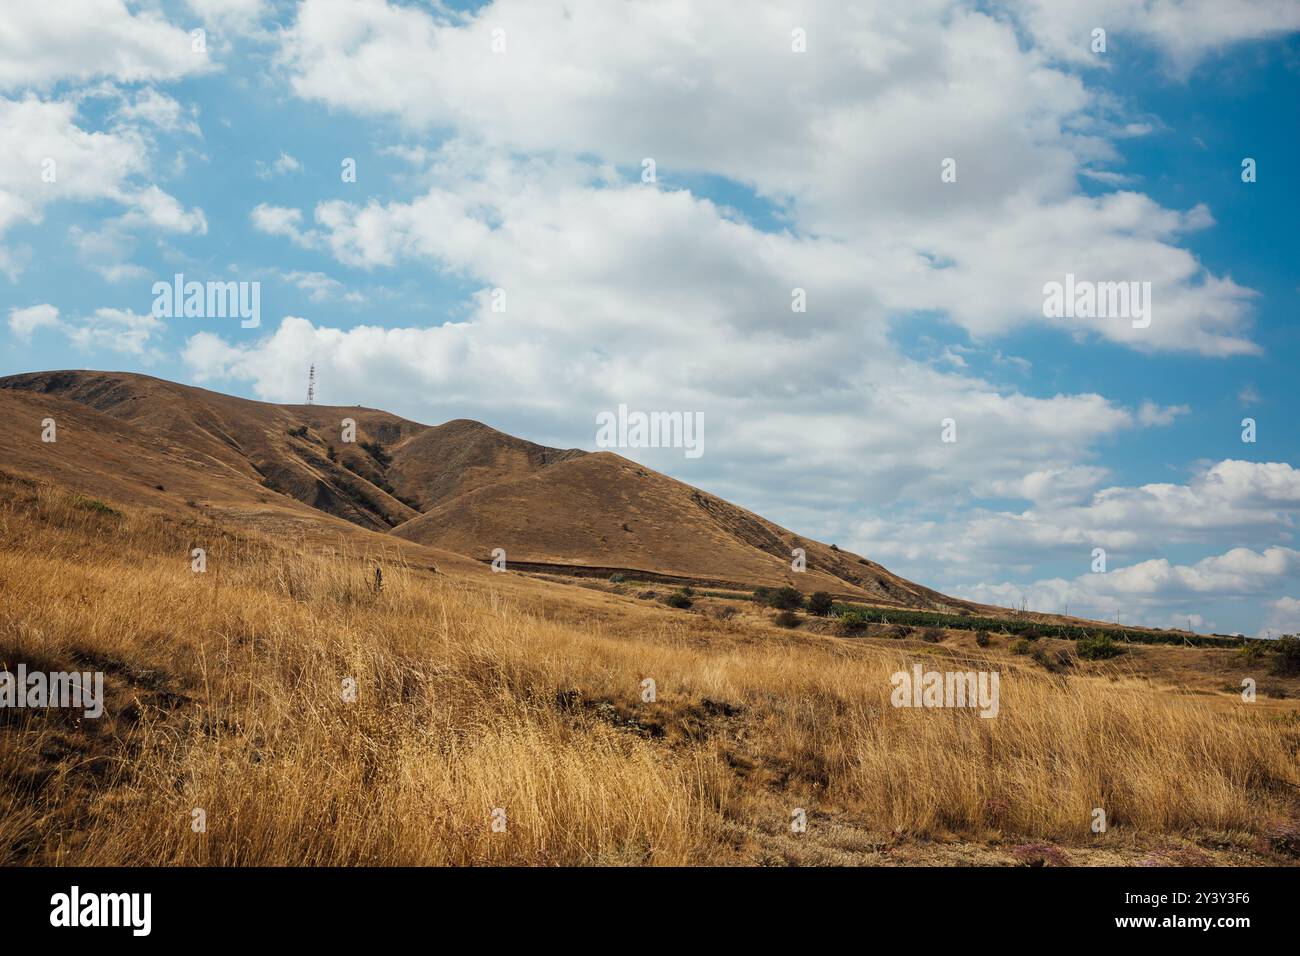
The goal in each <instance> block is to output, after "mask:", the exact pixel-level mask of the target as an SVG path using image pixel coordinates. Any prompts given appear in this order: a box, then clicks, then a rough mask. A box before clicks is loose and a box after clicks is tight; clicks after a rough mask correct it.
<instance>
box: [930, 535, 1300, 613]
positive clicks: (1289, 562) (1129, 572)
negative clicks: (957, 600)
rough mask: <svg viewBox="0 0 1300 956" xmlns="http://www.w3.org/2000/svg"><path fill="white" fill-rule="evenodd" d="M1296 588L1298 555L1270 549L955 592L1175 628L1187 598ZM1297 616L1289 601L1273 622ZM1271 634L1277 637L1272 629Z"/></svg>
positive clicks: (1276, 605)
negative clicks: (1175, 613)
mask: <svg viewBox="0 0 1300 956" xmlns="http://www.w3.org/2000/svg"><path fill="white" fill-rule="evenodd" d="M1298 582H1300V551H1296V550H1294V549H1292V548H1286V547H1271V548H1265V549H1263V550H1261V551H1253V550H1251V549H1250V548H1233V549H1231V550H1230V551H1226V552H1224V553H1223V554H1217V555H1211V556H1210V557H1207V558H1203V559H1201V560H1200V561H1197V562H1195V563H1194V564H1190V565H1183V564H1173V563H1171V562H1170V561H1168V560H1166V559H1164V558H1157V559H1153V560H1149V561H1142V562H1139V563H1137V564H1133V565H1129V566H1127V567H1121V568H1116V569H1114V570H1109V571H1106V572H1105V573H1085V574H1081V575H1079V576H1078V577H1075V578H1071V579H1066V578H1051V579H1044V580H1039V581H1034V582H1033V583H1030V584H1013V583H1008V582H1002V583H997V584H992V583H989V584H977V585H974V586H967V587H958V588H956V589H955V590H956V592H957V593H959V594H960V595H961V596H962V597H965V598H968V599H970V600H973V601H979V602H981V603H984V604H995V605H1001V606H1005V607H1019V606H1021V605H1022V604H1024V605H1025V606H1027V607H1028V609H1029V610H1032V611H1042V612H1046V613H1067V612H1068V613H1070V614H1074V615H1078V616H1082V617H1092V618H1100V619H1104V620H1115V619H1116V617H1117V615H1122V618H1123V622H1126V623H1130V624H1147V625H1149V626H1161V625H1165V624H1168V623H1170V617H1171V615H1170V608H1171V606H1175V605H1178V604H1180V603H1185V599H1186V598H1188V597H1194V598H1196V600H1197V601H1198V602H1199V603H1201V604H1204V602H1205V601H1207V600H1212V599H1219V600H1226V601H1228V602H1241V601H1246V600H1252V599H1256V598H1258V597H1259V596H1260V595H1266V594H1268V593H1269V592H1270V591H1272V592H1276V591H1277V590H1278V589H1287V588H1291V587H1294V586H1295V585H1296V584H1297V583H1298ZM1294 610H1295V608H1294V607H1293V606H1292V605H1291V603H1290V599H1281V600H1280V601H1274V602H1272V611H1273V617H1271V618H1270V621H1272V622H1274V623H1275V622H1277V621H1285V620H1287V619H1288V618H1287V617H1286V615H1288V614H1289V613H1290V612H1292V611H1294ZM1181 620H1182V621H1186V620H1187V619H1186V618H1185V617H1183V618H1181ZM1193 623H1195V621H1193ZM1268 627H1273V628H1274V629H1275V630H1276V629H1277V628H1276V627H1275V626H1274V624H1273V623H1270V624H1268V625H1266V629H1267V628H1268Z"/></svg>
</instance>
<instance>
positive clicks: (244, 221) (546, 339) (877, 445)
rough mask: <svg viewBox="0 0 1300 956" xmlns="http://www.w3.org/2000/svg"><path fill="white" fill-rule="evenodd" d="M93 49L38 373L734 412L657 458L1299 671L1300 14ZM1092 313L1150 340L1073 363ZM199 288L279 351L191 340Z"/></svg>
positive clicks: (51, 260) (59, 155) (7, 186)
mask: <svg viewBox="0 0 1300 956" xmlns="http://www.w3.org/2000/svg"><path fill="white" fill-rule="evenodd" d="M75 6H78V7H80V8H81V9H79V10H72V9H69V10H68V11H66V13H67V15H66V16H65V17H63V18H62V19H61V21H60V22H59V23H57V24H55V23H52V22H50V18H51V14H50V12H49V11H48V10H41V9H35V8H33V9H31V10H27V11H24V12H22V13H21V14H18V16H19V18H20V19H21V18H29V20H30V22H27V23H22V24H19V27H20V29H18V30H17V31H15V33H14V34H13V35H12V37H13V38H7V39H5V40H3V41H0V54H2V55H3V57H2V58H3V59H4V60H5V61H6V62H7V63H8V64H9V65H8V66H6V67H3V68H0V87H2V88H0V101H2V104H3V105H2V106H0V108H2V109H3V110H4V115H5V117H6V121H5V122H4V123H3V124H0V125H2V126H3V128H5V130H6V136H7V137H8V139H9V144H8V145H9V146H10V147H11V148H6V150H5V151H4V152H5V153H6V154H7V155H6V156H5V158H4V159H3V160H2V162H3V164H4V167H7V168H4V167H0V268H2V269H3V272H4V277H3V278H0V290H2V291H0V316H3V317H5V318H7V319H8V327H7V329H5V330H3V331H0V335H3V336H4V337H5V349H4V353H3V359H2V360H0V373H3V374H9V373H14V372H22V371H30V370H35V369H46V368H68V367H88V368H111V369H127V370H133V371H142V372H147V373H149V374H153V375H158V376H161V377H164V378H169V379H174V380H177V381H183V382H190V383H194V384H201V385H204V386H206V387H211V388H216V389H219V390H222V391H227V392H231V393H234V394H239V395H244V396H247V397H251V398H260V399H264V400H271V401H300V400H301V398H302V396H303V394H304V393H305V383H306V370H307V366H308V365H309V364H310V363H312V362H315V363H316V364H317V366H318V369H319V375H320V385H319V390H318V391H319V400H320V401H322V402H324V403H330V402H334V403H338V404H354V403H362V404H367V405H372V406H377V407H383V408H386V409H389V410H391V411H394V412H397V413H399V414H403V415H407V416H408V417H411V418H414V419H417V420H420V421H426V422H437V421H443V420H446V419H449V418H456V417H473V418H478V419H481V420H484V421H487V422H488V423H490V424H492V425H495V426H497V427H499V428H502V429H503V430H506V431H509V432H512V433H515V434H519V435H522V436H524V437H528V438H531V439H534V440H537V441H543V442H547V443H552V444H560V445H565V446H578V447H585V448H594V447H595V427H594V416H595V415H596V414H597V413H599V412H601V411H603V410H607V409H612V408H614V407H616V406H617V405H618V404H620V403H627V404H629V405H630V406H632V407H634V408H641V409H644V410H647V411H648V410H681V411H685V412H690V413H698V414H702V415H703V416H704V420H705V421H706V423H707V426H706V441H707V448H706V453H705V454H704V455H703V456H701V457H700V458H699V459H696V460H691V459H687V458H686V457H685V456H683V454H682V453H681V451H680V450H657V451H656V450H650V449H637V448H629V449H620V451H621V452H622V453H623V454H626V455H627V456H628V457H631V458H636V459H638V460H641V461H644V462H646V463H647V464H649V465H651V466H653V467H656V468H659V469H660V470H663V471H665V472H667V473H669V474H672V475H674V476H675V477H679V478H681V479H683V480H685V481H689V482H691V483H694V484H697V485H700V486H702V487H705V488H707V489H709V490H711V491H714V492H717V493H719V494H722V495H724V496H726V497H729V498H730V499H732V500H734V501H736V502H737V503H739V504H742V505H745V506H747V507H750V508H753V509H754V510H756V511H759V512H760V513H762V514H764V515H766V516H768V517H770V518H772V519H774V520H776V521H779V522H781V523H783V524H785V525H787V526H789V527H791V528H794V529H796V530H798V531H801V532H805V533H808V534H810V535H814V536H816V537H819V538H822V539H824V540H828V541H835V542H838V543H839V544H840V545H841V546H842V547H851V548H854V549H856V550H859V551H861V552H862V553H864V554H866V555H868V556H870V557H872V558H874V559H876V560H879V561H881V562H882V563H884V564H886V565H887V566H889V567H890V568H892V569H893V570H895V571H897V572H899V573H901V574H904V575H906V576H909V577H912V578H914V579H916V580H918V581H922V582H924V583H926V584H929V585H932V586H935V587H939V588H941V589H944V590H948V591H949V592H951V593H957V594H961V595H963V596H967V597H972V598H976V599H980V600H986V601H990V602H993V603H1002V604H1019V603H1020V601H1021V600H1025V601H1027V602H1028V603H1029V604H1030V605H1031V606H1034V607H1038V608H1040V609H1043V610H1053V611H1059V610H1065V609H1067V607H1068V609H1069V610H1070V611H1071V612H1073V613H1080V614H1088V615H1091V616H1098V617H1106V618H1109V619H1114V618H1116V617H1118V618H1119V619H1121V620H1124V621H1126V622H1131V623H1144V624H1153V625H1174V624H1177V625H1183V626H1186V625H1187V624H1188V622H1189V621H1190V622H1191V625H1192V626H1194V627H1195V628H1196V629H1198V630H1202V631H1206V630H1217V631H1222V632H1233V631H1242V632H1246V633H1275V632H1279V631H1296V630H1298V629H1300V551H1297V550H1296V548H1297V542H1296V539H1295V520H1296V517H1297V512H1298V511H1300V471H1297V470H1296V468H1295V467H1294V465H1295V463H1296V462H1297V452H1298V451H1300V448H1298V447H1297V443H1298V438H1297V436H1300V429H1297V428H1296V427H1295V424H1294V420H1293V418H1292V412H1293V407H1294V395H1295V388H1294V384H1293V377H1294V373H1295V370H1296V368H1297V367H1298V366H1300V332H1298V331H1297V323H1296V321H1295V316H1296V312H1297V306H1300V272H1298V271H1297V269H1296V266H1295V263H1296V254H1297V251H1298V249H1300V246H1298V244H1297V242H1296V240H1295V224H1296V222H1297V221H1300V192H1298V190H1297V188H1296V185H1295V180H1294V172H1293V170H1292V169H1291V168H1290V167H1291V158H1292V157H1294V156H1295V155H1296V153H1297V147H1298V146H1300V143H1298V142H1297V139H1298V138H1300V122H1297V121H1298V120H1300V35H1298V33H1300V4H1295V3H1277V2H1272V0H1258V2H1245V0H1242V2H1240V3H1239V4H1235V5H1231V6H1232V8H1233V12H1232V15H1230V16H1224V17H1218V18H1215V17H1207V16H1205V15H1204V10H1203V9H1202V6H1201V5H1200V4H1198V3H1195V2H1187V3H1171V4H1170V5H1169V8H1170V11H1171V13H1170V15H1169V16H1168V17H1166V18H1164V19H1162V20H1161V21H1159V22H1153V21H1149V20H1148V19H1146V18H1145V16H1144V14H1143V11H1142V5H1141V4H1138V3H1126V2H1122V0H1108V2H1105V3H1101V4H1091V5H1087V4H1075V3H1070V2H1060V3H1046V2H1044V3H1039V2H1033V0H1025V2H1014V3H1008V4H988V3H984V4H969V3H960V2H945V0H926V2H922V3H902V2H900V3H896V4H895V3H884V4H881V5H880V7H879V9H874V8H873V10H872V11H869V12H868V11H862V10H857V11H854V12H851V13H849V12H845V11H843V10H841V9H840V8H839V6H837V5H834V4H819V3H809V4H784V5H778V4H771V5H769V4H762V3H759V4H707V3H706V4H680V5H679V4H674V3H666V4H663V5H661V6H657V7H655V8H654V9H653V10H647V9H646V8H644V7H637V6H628V5H622V4H615V3H604V4H597V3H574V4H570V5H568V7H567V10H566V8H564V7H561V6H560V5H553V4H547V3H534V4H526V3H515V2H498V3H493V4H476V5H472V6H471V7H464V6H463V5H458V6H456V7H454V8H453V7H438V6H435V5H430V4H420V3H407V4H397V3H388V2H383V0H366V2H357V3H347V4H344V3H340V2H336V0H308V2H306V3H302V4H298V3H288V2H282V3H270V2H259V0H193V2H191V3H188V4H186V3H164V4H152V3H135V4H124V3H121V2H116V0H77V3H76V4H75ZM466 10H468V11H469V12H465V11H466ZM1098 21H1100V22H1098ZM199 26H201V27H203V28H204V29H205V31H206V34H205V41H206V43H205V45H206V49H205V50H202V51H195V50H194V49H193V48H192V41H191V36H190V35H189V31H191V30H193V29H194V28H196V27H199ZM1097 26H1101V27H1103V28H1106V29H1107V49H1106V51H1105V52H1104V53H1095V52H1093V51H1092V50H1091V49H1090V42H1091V41H1090V37H1091V30H1092V29H1093V28H1094V27H1097ZM795 29H800V30H803V31H804V32H805V36H806V39H807V43H806V50H804V51H802V52H796V51H795V50H794V49H792V45H791V40H790V38H791V36H792V31H793V30H795ZM493 30H500V31H502V33H501V36H502V37H504V39H505V41H506V43H505V47H504V49H501V50H498V51H494V50H493V48H492V42H493V39H494V37H495V36H496V34H494V33H493V32H492V31H493ZM105 37H111V38H113V40H112V42H105V39H104V38H105ZM15 38H17V39H15ZM5 43H8V44H14V46H13V48H11V49H10V48H3V44H5ZM645 157H653V158H654V159H655V162H656V170H657V181H656V182H653V183H644V182H642V181H641V170H642V159H643V158H645ZM1245 157H1252V158H1254V159H1255V160H1256V162H1257V164H1258V165H1257V169H1258V178H1257V181H1256V182H1253V183H1244V182H1242V178H1241V162H1242V159H1243V158H1245ZM47 158H53V159H54V160H55V161H56V163H57V169H58V178H57V181H56V182H55V183H53V184H51V183H42V182H41V179H40V169H41V168H42V167H41V163H42V161H43V160H45V159H47ZM344 158H352V159H355V160H356V166H357V180H356V182H345V181H343V180H342V179H341V177H340V163H341V162H342V161H343V159H344ZM945 158H954V159H955V160H956V168H957V171H958V174H957V181H956V182H955V183H944V182H942V181H941V178H940V175H939V170H940V163H941V161H942V160H944V159H945ZM1067 271H1069V272H1074V273H1077V274H1078V275H1079V276H1080V277H1090V278H1092V279H1094V280H1096V281H1121V280H1122V281H1128V280H1135V281H1136V280H1146V281H1151V282H1152V284H1153V288H1154V292H1153V297H1152V303H1153V321H1152V324H1151V328H1150V329H1149V330H1145V331H1138V330H1132V329H1130V328H1128V323H1127V322H1126V321H1125V320H1122V319H1114V318H1106V317H1099V318H1096V319H1081V320H1077V321H1073V322H1071V320H1047V319H1044V317H1043V316H1042V313H1041V309H1040V308H1039V306H1041V302H1042V286H1043V284H1044V283H1045V282H1048V281H1052V280H1054V279H1060V278H1061V276H1062V274H1063V273H1064V272H1067ZM176 272H183V273H184V274H185V275H186V277H187V278H190V279H197V280H199V281H206V280H220V281H227V280H236V281H238V280H243V281H258V282H260V283H261V311H262V315H261V320H262V324H261V327H260V328H256V329H241V328H240V327H239V324H238V322H237V321H234V320H230V319H223V318H206V319H205V318H190V319H184V318H180V319H165V320H161V321H158V320H151V319H150V317H149V313H150V308H151V305H152V302H153V295H152V291H151V289H152V285H153V283H154V282H156V281H159V280H162V281H168V280H170V278H171V276H172V275H173V274H174V273H176ZM794 287H799V288H803V289H805V290H806V293H807V297H808V301H809V309H808V311H807V313H800V314H793V313H791V311H790V308H789V302H790V290H791V289H792V288H794ZM493 289H502V290H504V293H505V295H506V296H507V301H508V302H509V303H510V304H509V306H508V307H507V309H506V311H505V313H503V314H498V313H494V312H493V311H492V310H491V308H490V294H491V290H493ZM1246 416H1250V417H1253V418H1254V419H1256V421H1257V423H1258V424H1257V427H1258V441H1257V442H1255V443H1252V444H1246V443H1243V442H1242V441H1241V426H1240V422H1241V419H1242V418H1243V417H1246ZM946 417H953V418H954V419H955V420H956V422H957V428H958V436H959V437H958V441H957V442H956V443H954V444H952V445H946V444H943V443H941V442H940V440H939V433H940V424H939V423H940V421H941V419H943V418H946ZM1094 547H1103V548H1105V549H1106V551H1107V563H1108V567H1107V571H1106V573H1105V574H1094V573H1093V572H1092V571H1091V565H1092V560H1093V559H1092V551H1093V548H1094Z"/></svg>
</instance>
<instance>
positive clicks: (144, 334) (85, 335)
mask: <svg viewBox="0 0 1300 956" xmlns="http://www.w3.org/2000/svg"><path fill="white" fill-rule="evenodd" d="M165 328H166V326H165V324H164V323H163V321H162V320H161V319H157V318H154V317H153V316H152V315H149V314H147V313H146V314H144V315H140V314H138V313H135V312H132V311H131V310H130V309H109V308H103V309H96V310H95V311H94V312H93V313H92V314H91V315H90V316H88V317H86V318H85V319H83V320H82V322H81V323H80V324H79V325H77V326H76V327H68V328H67V334H68V340H69V341H70V342H71V343H72V344H73V345H74V346H76V347H77V348H79V349H82V350H83V351H92V350H101V349H102V350H107V351H111V352H118V353H121V354H123V355H131V356H135V357H136V358H139V359H142V360H144V361H146V362H153V361H157V360H158V359H160V358H161V357H162V355H161V353H160V352H159V351H158V349H157V348H155V347H154V346H152V345H151V342H152V340H153V339H154V337H155V336H158V335H161V334H162V333H163V331H164V329H165Z"/></svg>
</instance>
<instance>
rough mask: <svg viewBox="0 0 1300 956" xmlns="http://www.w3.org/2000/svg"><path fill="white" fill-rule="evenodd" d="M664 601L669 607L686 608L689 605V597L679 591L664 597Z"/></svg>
mask: <svg viewBox="0 0 1300 956" xmlns="http://www.w3.org/2000/svg"><path fill="white" fill-rule="evenodd" d="M664 603H665V604H667V605H668V606H669V607H678V608H688V607H690V606H691V599H690V598H689V597H688V596H687V595H685V594H683V593H682V592H681V591H674V592H673V593H672V594H669V595H668V596H667V597H665V598H664Z"/></svg>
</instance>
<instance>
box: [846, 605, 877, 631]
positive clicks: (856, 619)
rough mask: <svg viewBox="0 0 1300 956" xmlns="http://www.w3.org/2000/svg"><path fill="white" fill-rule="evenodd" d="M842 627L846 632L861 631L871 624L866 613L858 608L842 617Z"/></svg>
mask: <svg viewBox="0 0 1300 956" xmlns="http://www.w3.org/2000/svg"><path fill="white" fill-rule="evenodd" d="M839 620H840V627H842V628H843V629H844V630H845V631H860V630H862V629H863V628H864V627H866V626H867V624H868V623H870V622H869V621H868V620H867V614H866V612H865V611H859V610H857V609H856V608H853V609H851V610H848V611H845V612H844V613H843V614H841V615H840V618H839Z"/></svg>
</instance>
